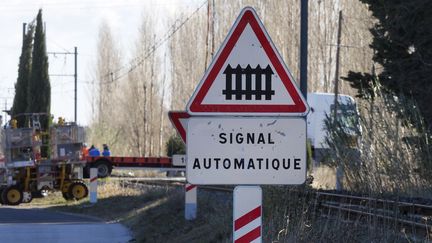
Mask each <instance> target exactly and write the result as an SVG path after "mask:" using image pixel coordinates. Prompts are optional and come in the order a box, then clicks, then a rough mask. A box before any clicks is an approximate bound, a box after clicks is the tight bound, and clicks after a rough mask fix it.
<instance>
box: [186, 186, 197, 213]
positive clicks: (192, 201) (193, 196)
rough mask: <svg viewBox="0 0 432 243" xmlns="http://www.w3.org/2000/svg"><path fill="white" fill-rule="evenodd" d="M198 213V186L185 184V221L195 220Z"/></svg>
mask: <svg viewBox="0 0 432 243" xmlns="http://www.w3.org/2000/svg"><path fill="white" fill-rule="evenodd" d="M196 213H197V186H196V185H192V184H189V183H186V184H185V219H186V220H193V219H195V218H196Z"/></svg>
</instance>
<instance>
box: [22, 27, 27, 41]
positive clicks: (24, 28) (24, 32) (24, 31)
mask: <svg viewBox="0 0 432 243" xmlns="http://www.w3.org/2000/svg"><path fill="white" fill-rule="evenodd" d="M26 25H27V23H23V43H24V39H25V35H26Z"/></svg>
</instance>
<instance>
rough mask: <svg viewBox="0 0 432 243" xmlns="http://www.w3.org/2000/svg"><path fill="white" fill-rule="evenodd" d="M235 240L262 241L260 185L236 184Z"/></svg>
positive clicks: (243, 241) (234, 208) (241, 241)
mask: <svg viewBox="0 0 432 243" xmlns="http://www.w3.org/2000/svg"><path fill="white" fill-rule="evenodd" d="M233 211H234V212H233V215H234V217H233V218H234V219H233V242H234V243H245V242H255V243H256V242H262V234H261V232H262V191H261V187H259V186H236V187H235V189H234V206H233Z"/></svg>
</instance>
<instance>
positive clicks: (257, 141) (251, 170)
mask: <svg viewBox="0 0 432 243" xmlns="http://www.w3.org/2000/svg"><path fill="white" fill-rule="evenodd" d="M186 176H187V180H188V182H189V183H192V184H198V185H200V184H201V185H202V184H225V185H227V184H233V185H259V184H267V185H271V184H279V185H296V184H302V183H304V181H305V180H306V122H305V120H304V119H303V118H281V117H263V118H258V117H248V118H245V117H217V118H216V117H192V118H190V120H189V122H188V129H187V165H186Z"/></svg>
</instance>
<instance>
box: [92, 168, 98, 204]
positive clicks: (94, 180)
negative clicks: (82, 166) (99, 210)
mask: <svg viewBox="0 0 432 243" xmlns="http://www.w3.org/2000/svg"><path fill="white" fill-rule="evenodd" d="M97 179H98V169H97V168H90V203H97V185H98V181H97Z"/></svg>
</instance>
